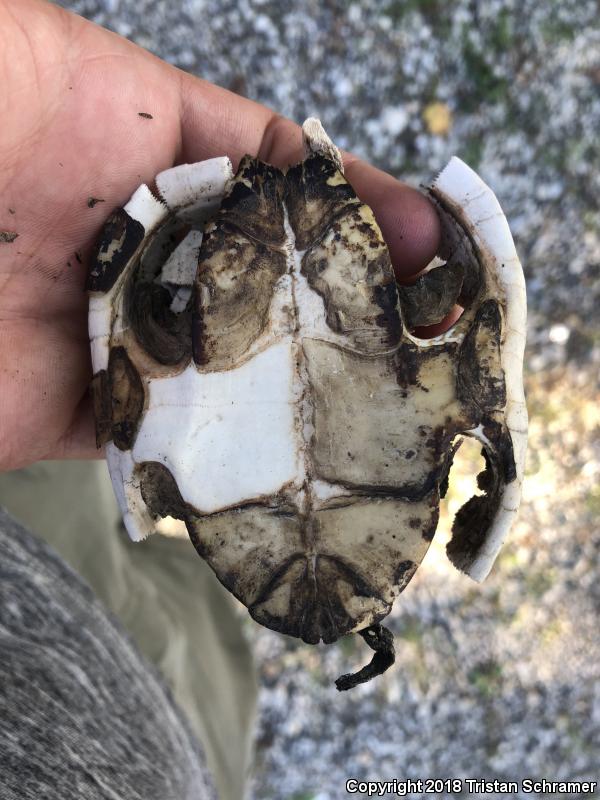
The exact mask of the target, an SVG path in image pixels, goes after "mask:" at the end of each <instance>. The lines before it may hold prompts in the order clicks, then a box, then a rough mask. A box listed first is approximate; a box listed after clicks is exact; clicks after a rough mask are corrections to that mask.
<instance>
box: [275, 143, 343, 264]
mask: <svg viewBox="0 0 600 800" xmlns="http://www.w3.org/2000/svg"><path fill="white" fill-rule="evenodd" d="M334 177H335V178H337V181H336V185H334V186H332V185H330V184H329V183H327V181H328V180H329V179H330V178H334ZM285 202H286V205H287V208H288V215H289V222H290V226H291V228H292V230H293V232H294V236H295V237H296V249H297V250H306V249H307V248H308V247H309V246H310V245H311V244H313V243H314V242H315V241H317V239H319V238H320V237H321V236H322V235H323V233H324V231H325V230H326V228H327V227H328V226H329V225H330V224H331V222H332V220H333V218H334V217H335V216H337V215H338V214H339V213H340V211H342V210H343V209H344V207H345V206H347V205H348V204H349V203H355V204H359V201H358V198H357V197H356V193H355V191H354V189H353V188H352V186H351V185H350V184H349V183H348V182H347V181H346V180H345V179H344V178H343V177H342V174H341V172H340V171H339V170H338V168H337V167H336V165H335V164H334V162H333V161H332V160H331V159H330V158H327V156H325V155H323V154H321V153H315V154H314V155H311V156H309V157H308V158H307V159H305V160H304V161H302V162H300V163H299V164H296V165H295V166H293V167H290V169H289V170H288V171H287V174H286V178H285Z"/></svg>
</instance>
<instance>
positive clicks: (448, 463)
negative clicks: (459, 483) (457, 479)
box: [439, 439, 463, 497]
mask: <svg viewBox="0 0 600 800" xmlns="http://www.w3.org/2000/svg"><path fill="white" fill-rule="evenodd" d="M462 442H463V440H462V439H458V441H457V442H455V443H454V444H453V445H452V447H451V448H450V449H449V450H448V451H447V452H446V455H445V457H444V463H443V465H442V469H441V471H440V475H439V482H440V497H446V494H447V492H448V481H449V478H450V470H451V468H452V462H453V461H454V456H455V455H456V451H457V450H458V448H459V447H460V446H461V444H462Z"/></svg>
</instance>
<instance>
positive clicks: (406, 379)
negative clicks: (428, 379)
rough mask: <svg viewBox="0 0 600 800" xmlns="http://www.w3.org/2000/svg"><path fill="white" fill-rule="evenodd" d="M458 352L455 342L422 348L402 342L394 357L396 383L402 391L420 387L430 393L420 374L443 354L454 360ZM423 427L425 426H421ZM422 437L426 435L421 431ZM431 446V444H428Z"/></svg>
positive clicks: (411, 343) (412, 343)
mask: <svg viewBox="0 0 600 800" xmlns="http://www.w3.org/2000/svg"><path fill="white" fill-rule="evenodd" d="M455 351H456V344H455V343H454V342H444V343H443V344H440V345H432V346H431V347H427V348H422V347H419V346H418V345H416V344H414V342H402V344H401V345H400V347H399V348H398V350H397V352H396V355H395V357H394V365H395V374H396V382H397V384H398V386H399V387H400V388H401V389H408V388H409V387H411V386H418V387H419V388H421V389H423V391H429V390H428V389H427V388H426V387H425V386H422V384H421V381H420V380H419V373H420V372H421V370H422V369H424V368H425V369H426V364H427V362H428V361H430V360H435V359H436V358H438V357H439V356H440V355H441V354H443V353H448V355H449V357H450V358H453V356H454V353H455ZM421 427H423V426H421ZM421 435H422V436H425V435H426V434H425V433H423V431H421ZM426 444H427V445H428V446H429V442H426Z"/></svg>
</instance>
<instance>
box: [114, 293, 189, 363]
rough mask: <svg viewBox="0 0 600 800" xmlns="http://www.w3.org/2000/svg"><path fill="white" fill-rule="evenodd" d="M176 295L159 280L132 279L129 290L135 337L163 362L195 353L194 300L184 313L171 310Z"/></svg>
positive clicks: (173, 360) (180, 358) (128, 302)
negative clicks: (150, 281)
mask: <svg viewBox="0 0 600 800" xmlns="http://www.w3.org/2000/svg"><path fill="white" fill-rule="evenodd" d="M172 300H173V298H172V296H171V293H170V292H169V290H168V289H166V288H165V287H164V286H159V285H158V284H156V283H146V282H143V281H135V280H134V281H132V282H131V283H130V285H129V290H128V293H127V316H128V318H129V322H130V324H131V327H132V329H133V332H134V334H135V338H136V339H137V340H138V342H139V344H140V345H141V347H143V349H144V350H145V351H146V353H148V355H149V356H151V357H152V358H153V359H154V360H155V361H158V363H159V364H165V365H175V364H180V363H181V362H183V361H188V360H189V358H190V357H191V353H192V332H191V324H192V310H191V303H188V305H187V307H186V308H185V309H184V310H183V311H181V312H180V313H177V314H176V313H175V312H173V311H171V309H170V307H169V306H170V305H171V303H172Z"/></svg>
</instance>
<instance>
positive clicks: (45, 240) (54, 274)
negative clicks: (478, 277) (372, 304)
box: [0, 0, 437, 469]
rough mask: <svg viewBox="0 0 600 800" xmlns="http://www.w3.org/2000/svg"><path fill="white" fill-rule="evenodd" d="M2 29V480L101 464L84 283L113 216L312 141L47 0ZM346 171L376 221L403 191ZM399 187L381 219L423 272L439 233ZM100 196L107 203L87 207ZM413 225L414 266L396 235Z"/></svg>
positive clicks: (2, 15) (14, 8) (9, 13)
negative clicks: (166, 184)
mask: <svg viewBox="0 0 600 800" xmlns="http://www.w3.org/2000/svg"><path fill="white" fill-rule="evenodd" d="M0 22H2V24H1V25H0V52H2V53H3V57H2V61H1V62H0V70H1V73H0V78H1V79H2V84H3V86H4V87H6V101H5V102H6V105H5V109H4V113H3V115H2V118H3V124H2V126H1V127H0V164H2V165H3V170H2V176H1V177H0V196H1V197H2V205H1V206H0V230H5V231H14V232H17V233H18V238H17V239H15V241H14V242H12V243H10V244H9V243H0V376H1V384H2V388H1V395H0V397H1V401H0V402H1V406H0V469H2V468H4V469H7V468H15V467H19V466H22V465H24V464H27V463H30V462H32V461H36V460H39V459H43V458H49V457H67V456H71V457H73V456H77V457H86V456H91V455H93V454H94V453H95V452H96V450H95V445H94V434H93V422H92V414H91V409H90V404H89V399H88V394H87V387H88V384H89V380H90V378H91V366H90V360H89V345H88V337H87V296H86V294H85V291H84V284H85V273H86V263H87V259H88V256H89V254H90V251H91V248H92V246H93V243H94V240H95V238H96V236H97V234H98V232H99V230H100V228H101V226H102V223H103V220H104V219H105V217H106V216H107V214H108V213H109V211H110V210H111V209H112V208H113V207H115V206H118V205H122V204H123V203H124V202H125V201H126V200H127V199H128V197H129V196H130V195H131V193H132V192H133V190H134V189H135V188H136V187H137V186H138V185H139V184H140V183H141V182H151V181H152V180H153V178H154V176H155V175H156V173H157V172H159V171H160V170H162V169H165V168H167V167H169V166H171V165H172V164H174V163H177V162H180V161H192V160H198V159H200V158H207V157H209V156H212V155H222V154H224V153H227V154H228V155H230V156H231V157H232V158H233V159H234V160H235V159H237V158H239V157H240V156H241V155H242V154H243V153H244V152H260V153H261V155H263V156H264V157H269V158H270V159H271V160H272V161H274V162H278V161H282V162H285V161H289V159H290V157H291V156H294V155H299V149H300V139H299V136H298V133H297V129H296V127H295V126H293V125H292V124H291V123H288V122H287V121H283V120H279V119H278V118H276V117H274V115H273V114H272V113H271V112H269V111H268V110H267V109H264V108H262V107H260V106H256V105H255V104H253V103H250V102H249V101H245V100H242V99H240V98H235V97H233V96H232V95H230V94H228V93H226V92H223V91H222V90H219V89H217V88H216V87H212V86H210V85H208V84H204V83H203V82H201V81H198V80H197V79H194V78H192V77H191V76H186V75H183V73H180V72H178V71H177V70H175V69H173V68H171V67H169V66H168V65H166V64H164V63H163V62H161V61H159V60H158V59H156V58H154V57H153V56H151V55H149V54H148V53H146V52H145V51H143V50H140V49H139V48H137V47H135V46H133V45H132V44H130V43H129V42H127V41H126V40H124V39H121V38H120V37H118V36H115V35H113V34H111V33H108V32H107V31H104V30H103V29H101V28H98V27H96V26H94V25H91V24H89V23H86V22H85V21H84V20H82V19H80V18H78V17H75V16H73V15H70V14H67V13H65V12H62V11H60V10H59V9H57V8H55V7H53V6H50V5H47V4H46V3H43V2H41V1H40V0H0ZM140 113H149V114H151V115H152V119H148V118H145V117H142V116H140ZM275 133H276V134H277V135H275ZM348 163H349V164H350V167H351V168H353V170H354V172H355V173H356V176H357V178H356V179H355V180H354V183H355V185H356V184H358V183H360V182H361V181H362V182H363V183H365V186H366V189H365V192H364V193H363V196H364V199H365V200H367V202H369V196H368V195H369V194H370V195H372V205H374V206H375V210H376V212H377V205H378V196H379V195H381V194H382V193H385V192H388V195H389V191H390V186H391V184H389V185H388V184H387V183H386V180H387V181H391V180H392V179H389V178H388V179H385V178H383V177H380V176H382V174H381V173H377V172H376V171H375V170H372V168H369V167H367V166H366V165H364V164H361V163H359V162H357V161H356V160H349V162H348ZM350 167H347V171H348V170H349V169H350ZM366 171H369V173H368V174H369V176H370V180H368V181H367V179H366V174H367V173H366ZM393 183H394V186H395V187H399V188H397V189H395V191H402V193H403V197H404V198H405V200H406V201H408V212H409V213H408V214H407V213H406V209H405V213H404V217H402V214H401V212H400V211H398V210H397V209H396V211H395V212H394V213H391V212H390V211H389V209H388V210H387V212H385V211H384V212H383V217H385V216H386V213H387V215H388V217H390V221H389V225H390V226H391V225H392V221H393V223H394V231H395V233H396V234H398V235H399V240H400V239H404V245H403V247H404V257H405V261H406V264H407V271H414V270H415V269H416V268H418V266H420V265H421V263H425V262H426V261H427V259H428V258H429V257H430V255H431V254H432V252H431V251H432V250H433V249H434V248H435V239H436V235H437V229H436V227H435V224H434V221H433V214H431V213H427V209H426V208H425V201H423V200H422V199H421V198H420V197H419V196H418V195H417V196H413V195H412V194H410V195H409V194H408V192H412V190H408V189H407V188H406V187H402V186H401V184H397V183H396V182H395V181H394V182H393ZM357 188H358V187H357ZM365 195H367V196H365ZM415 195H416V193H415ZM90 197H94V198H99V199H101V200H102V201H103V202H100V203H97V204H96V205H95V206H94V207H93V208H90V207H89V206H88V199H89V198H90ZM379 202H381V201H380V200H379ZM411 203H412V206H414V208H412V206H411ZM13 212H14V213H13ZM411 214H412V217H411ZM419 215H420V216H419ZM417 217H418V219H417ZM415 221H416V224H417V232H416V235H415V236H414V237H413V238H414V239H415V244H414V249H415V253H411V252H408V250H407V247H409V246H410V245H407V242H406V237H403V236H402V235H400V231H403V232H404V228H407V227H408V228H410V227H411V223H415ZM380 222H381V223H382V227H383V229H384V234H386V230H385V227H386V226H385V219H380ZM419 226H420V227H419ZM412 228H413V230H415V227H414V224H413V225H412ZM391 249H392V250H393V247H391ZM392 254H393V253H392ZM413 262H414V263H413Z"/></svg>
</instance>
